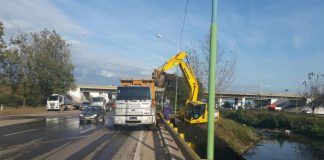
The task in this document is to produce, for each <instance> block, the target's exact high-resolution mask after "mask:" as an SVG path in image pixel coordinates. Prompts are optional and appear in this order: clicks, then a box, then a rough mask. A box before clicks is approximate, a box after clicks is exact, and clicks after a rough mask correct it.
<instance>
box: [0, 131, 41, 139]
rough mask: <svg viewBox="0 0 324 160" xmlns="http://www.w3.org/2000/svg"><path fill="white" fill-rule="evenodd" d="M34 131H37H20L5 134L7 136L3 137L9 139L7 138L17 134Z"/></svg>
mask: <svg viewBox="0 0 324 160" xmlns="http://www.w3.org/2000/svg"><path fill="white" fill-rule="evenodd" d="M33 130H36V129H28V130H25V131H20V132H15V133H10V134H5V135H3V136H5V137H7V136H12V135H16V134H21V133H26V132H30V131H33Z"/></svg>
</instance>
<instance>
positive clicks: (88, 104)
mask: <svg viewBox="0 0 324 160" xmlns="http://www.w3.org/2000/svg"><path fill="white" fill-rule="evenodd" d="M88 106H90V102H88V101H85V102H82V103H81V105H80V110H84V109H85V108H87V107H88Z"/></svg>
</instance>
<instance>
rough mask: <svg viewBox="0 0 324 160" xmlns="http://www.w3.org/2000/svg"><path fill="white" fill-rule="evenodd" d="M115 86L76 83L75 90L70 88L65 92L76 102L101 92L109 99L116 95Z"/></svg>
mask: <svg viewBox="0 0 324 160" xmlns="http://www.w3.org/2000/svg"><path fill="white" fill-rule="evenodd" d="M116 90H117V86H111V85H109V86H98V85H77V86H76V89H75V90H70V91H69V92H68V93H67V94H68V95H69V96H71V97H72V99H73V100H74V101H76V102H82V101H85V100H90V98H91V97H98V96H100V95H102V94H105V95H108V98H109V99H114V98H115V97H116Z"/></svg>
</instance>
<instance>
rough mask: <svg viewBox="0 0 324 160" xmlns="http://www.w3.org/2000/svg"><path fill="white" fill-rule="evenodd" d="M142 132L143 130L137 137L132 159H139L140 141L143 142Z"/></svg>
mask: <svg viewBox="0 0 324 160" xmlns="http://www.w3.org/2000/svg"><path fill="white" fill-rule="evenodd" d="M143 132H144V131H141V133H140V137H139V139H138V142H137V146H136V151H135V156H134V160H140V159H141V151H142V143H143Z"/></svg>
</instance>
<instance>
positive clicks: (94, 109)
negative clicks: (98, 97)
mask: <svg viewBox="0 0 324 160" xmlns="http://www.w3.org/2000/svg"><path fill="white" fill-rule="evenodd" d="M98 110H99V107H88V108H86V109H85V110H84V111H86V112H97V111H98Z"/></svg>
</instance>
